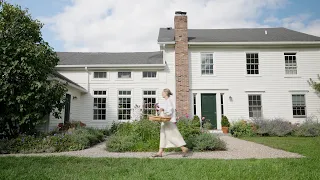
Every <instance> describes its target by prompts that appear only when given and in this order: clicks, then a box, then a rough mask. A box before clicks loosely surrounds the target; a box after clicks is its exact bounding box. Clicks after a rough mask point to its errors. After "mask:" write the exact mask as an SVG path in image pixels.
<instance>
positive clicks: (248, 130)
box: [230, 120, 255, 137]
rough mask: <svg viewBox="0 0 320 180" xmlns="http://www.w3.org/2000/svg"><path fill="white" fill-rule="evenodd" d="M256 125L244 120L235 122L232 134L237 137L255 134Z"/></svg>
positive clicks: (231, 128) (232, 126) (231, 129)
mask: <svg viewBox="0 0 320 180" xmlns="http://www.w3.org/2000/svg"><path fill="white" fill-rule="evenodd" d="M254 129H255V126H254V124H252V123H247V122H246V121H244V120H241V121H237V122H233V123H232V125H231V127H230V133H231V135H232V136H235V137H242V136H254V135H255V132H254Z"/></svg>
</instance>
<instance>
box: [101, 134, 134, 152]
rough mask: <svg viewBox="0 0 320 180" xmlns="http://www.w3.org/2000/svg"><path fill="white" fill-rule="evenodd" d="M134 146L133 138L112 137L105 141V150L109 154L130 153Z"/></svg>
mask: <svg viewBox="0 0 320 180" xmlns="http://www.w3.org/2000/svg"><path fill="white" fill-rule="evenodd" d="M134 145H135V137H133V136H120V135H113V136H110V138H109V139H108V141H107V148H108V151H110V152H125V151H131V150H132V149H133V147H134Z"/></svg>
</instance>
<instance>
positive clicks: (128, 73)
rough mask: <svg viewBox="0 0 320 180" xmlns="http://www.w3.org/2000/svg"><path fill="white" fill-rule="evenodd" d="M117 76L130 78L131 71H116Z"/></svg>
mask: <svg viewBox="0 0 320 180" xmlns="http://www.w3.org/2000/svg"><path fill="white" fill-rule="evenodd" d="M118 78H120V79H130V78H131V72H118Z"/></svg>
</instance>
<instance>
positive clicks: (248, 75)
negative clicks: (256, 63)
mask: <svg viewBox="0 0 320 180" xmlns="http://www.w3.org/2000/svg"><path fill="white" fill-rule="evenodd" d="M246 77H262V76H261V75H260V74H257V75H255V74H252V75H250V74H247V75H246Z"/></svg>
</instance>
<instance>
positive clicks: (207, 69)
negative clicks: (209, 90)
mask: <svg viewBox="0 0 320 180" xmlns="http://www.w3.org/2000/svg"><path fill="white" fill-rule="evenodd" d="M213 65H214V64H213V54H212V53H201V74H202V75H213V73H214V72H213Z"/></svg>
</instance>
